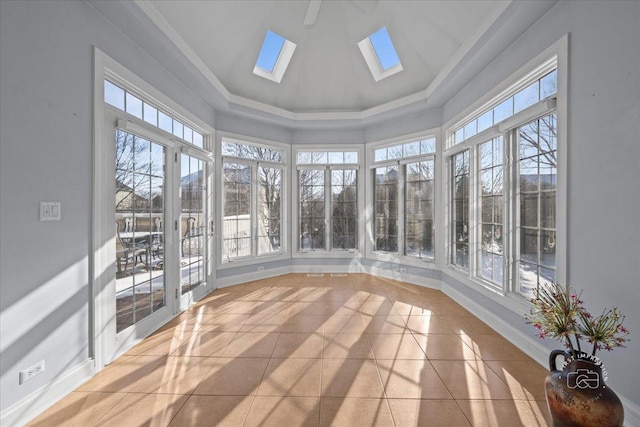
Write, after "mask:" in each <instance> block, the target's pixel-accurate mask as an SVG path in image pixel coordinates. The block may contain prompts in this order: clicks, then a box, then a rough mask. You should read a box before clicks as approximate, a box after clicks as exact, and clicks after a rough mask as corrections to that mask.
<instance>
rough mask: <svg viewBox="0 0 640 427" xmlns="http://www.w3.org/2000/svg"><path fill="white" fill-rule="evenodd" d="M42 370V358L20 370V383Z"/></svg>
mask: <svg viewBox="0 0 640 427" xmlns="http://www.w3.org/2000/svg"><path fill="white" fill-rule="evenodd" d="M43 372H44V360H41V361H39V362H38V363H36V364H35V365H33V366H30V367H28V368H27V369H24V370H22V371H20V384H24V383H26V382H27V381H29V380H30V379H31V378H33V377H35V376H36V375H40V374H41V373H43Z"/></svg>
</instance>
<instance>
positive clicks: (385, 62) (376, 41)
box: [369, 27, 400, 70]
mask: <svg viewBox="0 0 640 427" xmlns="http://www.w3.org/2000/svg"><path fill="white" fill-rule="evenodd" d="M369 41H370V42H371V44H372V45H373V49H374V50H375V51H376V55H377V56H378V60H379V61H380V65H382V69H383V70H388V69H389V68H391V67H395V66H396V65H398V64H399V63H400V58H398V54H397V53H396V49H395V48H394V47H393V43H392V42H391V38H390V37H389V32H388V31H387V28H386V27H382V28H380V29H379V30H378V31H376V32H375V33H373V34H371V35H370V36H369Z"/></svg>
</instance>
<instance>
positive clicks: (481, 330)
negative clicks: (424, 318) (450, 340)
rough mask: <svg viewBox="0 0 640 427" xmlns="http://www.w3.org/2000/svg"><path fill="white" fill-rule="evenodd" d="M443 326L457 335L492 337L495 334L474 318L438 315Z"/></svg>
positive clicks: (469, 316)
mask: <svg viewBox="0 0 640 427" xmlns="http://www.w3.org/2000/svg"><path fill="white" fill-rule="evenodd" d="M439 317H440V318H441V319H442V320H444V322H445V324H446V325H447V326H448V327H450V328H451V329H452V330H453V331H454V332H455V333H456V334H459V335H471V336H474V335H478V334H483V335H493V334H497V332H496V331H495V330H493V329H492V328H490V327H489V326H488V325H487V324H486V323H484V322H482V321H481V320H480V319H478V318H477V317H475V316H471V315H466V316H452V315H444V316H443V315H440V316H439Z"/></svg>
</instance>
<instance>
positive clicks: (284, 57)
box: [253, 31, 296, 83]
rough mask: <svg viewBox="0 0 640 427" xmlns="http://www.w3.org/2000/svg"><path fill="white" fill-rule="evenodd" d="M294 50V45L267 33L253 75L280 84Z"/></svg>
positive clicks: (278, 36) (272, 33)
mask: <svg viewBox="0 0 640 427" xmlns="http://www.w3.org/2000/svg"><path fill="white" fill-rule="evenodd" d="M295 50H296V44H295V43H292V42H290V41H289V40H287V39H285V38H284V37H282V36H281V35H278V34H276V33H274V32H273V31H267V34H266V35H265V37H264V41H263V42H262V47H261V48H260V53H259V54H258V59H257V60H256V65H255V66H254V68H253V74H255V75H256V76H260V77H263V78H265V79H268V80H271V81H273V82H276V83H280V82H281V81H282V77H284V73H285V71H286V70H287V67H288V66H289V62H290V61H291V58H292V57H293V52H294V51H295Z"/></svg>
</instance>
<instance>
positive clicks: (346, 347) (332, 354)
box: [322, 334, 373, 359]
mask: <svg viewBox="0 0 640 427" xmlns="http://www.w3.org/2000/svg"><path fill="white" fill-rule="evenodd" d="M322 357H323V358H325V359H373V351H372V350H371V343H370V342H369V337H368V336H367V335H365V334H325V337H324V349H323V352H322Z"/></svg>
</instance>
